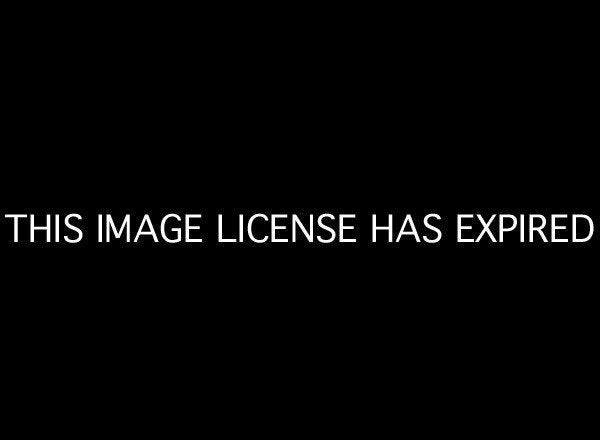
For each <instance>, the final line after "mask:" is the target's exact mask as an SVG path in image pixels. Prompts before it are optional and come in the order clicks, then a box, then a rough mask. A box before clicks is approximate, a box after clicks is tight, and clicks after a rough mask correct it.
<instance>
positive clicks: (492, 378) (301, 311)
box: [1, 9, 598, 432]
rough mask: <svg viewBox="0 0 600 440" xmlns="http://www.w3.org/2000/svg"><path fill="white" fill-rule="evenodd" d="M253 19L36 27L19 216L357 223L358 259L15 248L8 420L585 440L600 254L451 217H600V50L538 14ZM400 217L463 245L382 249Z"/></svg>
mask: <svg viewBox="0 0 600 440" xmlns="http://www.w3.org/2000/svg"><path fill="white" fill-rule="evenodd" d="M52 12H57V11H52ZM153 12H157V11H153ZM163 12H164V11H163ZM247 12H248V14H247V13H246V12H240V11H239V10H237V9H236V11H233V10H232V11H228V12H227V13H225V14H224V15H223V14H221V15H216V14H215V13H214V12H212V11H211V12H207V11H204V12H195V13H193V14H190V15H188V14H186V13H184V12H183V11H180V12H177V13H175V15H173V16H171V15H170V14H169V15H167V14H166V13H165V15H164V16H163V14H162V12H161V14H159V15H160V18H156V16H155V15H152V17H150V16H147V15H146V13H145V12H144V13H141V12H140V11H137V12H136V13H133V14H127V15H126V14H125V13H124V12H122V13H119V14H114V16H112V15H111V16H110V17H107V18H102V19H100V18H99V17H100V15H97V14H100V12H97V13H96V12H95V13H94V14H92V15H85V19H83V18H82V16H78V18H77V19H75V18H74V19H66V22H65V23H63V22H62V21H57V20H50V19H48V16H46V17H45V16H44V14H43V13H41V14H40V16H36V17H35V19H34V18H33V15H36V14H34V13H33V12H32V11H30V12H28V14H26V15H25V16H23V17H24V19H25V20H24V21H19V23H18V24H16V25H15V26H14V29H10V30H8V31H7V39H6V44H5V52H4V55H3V66H4V67H3V70H4V72H3V73H4V74H5V79H4V80H3V85H4V87H3V96H4V99H3V110H4V111H3V124H2V125H3V133H4V136H3V137H4V142H3V156H4V158H3V160H2V173H1V176H2V177H1V179H2V201H1V202H2V205H1V206H2V213H3V214H4V213H5V212H31V213H42V212H43V213H67V212H79V213H83V214H86V215H87V216H89V215H92V214H94V213H96V212H105V211H107V210H110V211H113V212H124V211H131V212H151V213H153V214H155V215H158V214H160V213H163V212H169V211H175V212H179V213H186V212H190V213H202V214H204V215H205V216H206V217H208V218H210V217H211V216H214V215H215V214H216V213H217V212H222V211H229V212H237V211H239V210H243V211H246V212H252V211H256V212H288V213H292V212H294V213H319V212H325V211H328V212H334V213H335V212H356V213H359V215H361V243H360V244H359V245H348V246H342V245H338V246H331V247H326V248H323V247H321V248H317V247H291V246H285V245H283V246H275V245H273V246H268V247H262V248H252V247H244V248H234V249H232V248H227V249H225V248H218V247H216V246H214V245H210V244H207V245H206V246H199V247H175V248H164V247H158V248H154V247H152V246H138V247H129V248H128V247H126V246H124V247H117V248H115V247H111V248H102V247H98V246H95V245H94V244H93V243H88V244H83V245H81V246H76V247H63V246H54V247H53V246H39V247H35V248H31V247H27V246H23V247H20V246H10V245H9V243H8V242H7V240H4V242H3V245H2V254H3V257H5V258H3V263H2V264H3V270H2V273H3V278H4V282H3V284H4V285H5V286H6V287H5V288H3V289H2V291H3V295H2V301H3V303H4V304H3V307H2V311H3V314H4V315H5V319H3V324H4V327H5V331H4V338H3V339H4V341H5V347H6V348H5V355H6V356H5V358H6V362H5V365H7V366H8V367H9V370H10V373H9V374H8V375H7V376H6V382H7V384H8V385H9V386H10V388H11V389H13V388H14V389H15V393H14V394H11V396H14V397H11V404H10V408H11V412H12V413H13V414H15V415H20V416H23V414H31V410H32V409H34V408H35V409H38V410H40V411H39V412H40V413H41V414H45V415H46V417H47V418H45V419H44V420H47V421H46V422H44V423H49V424H52V425H57V426H63V423H67V424H71V423H73V420H74V419H77V420H78V421H83V422H88V423H86V425H87V426H88V427H89V426H99V427H107V426H109V425H112V422H113V421H123V420H128V421H131V420H133V421H134V425H136V426H138V427H148V426H150V427H152V428H153V429H158V426H157V425H160V426H163V427H165V428H166V429H167V430H168V431H171V430H174V429H176V428H180V427H181V426H183V425H184V424H183V422H184V421H191V422H192V423H193V424H201V426H198V427H200V428H202V427H203V426H204V425H203V423H205V420H207V419H208V420H210V421H212V422H213V423H214V422H216V423H217V424H218V425H219V426H221V427H222V429H225V430H230V429H239V428H242V429H251V428H255V427H256V428H261V429H266V428H269V429H273V428H274V427H275V426H276V425H278V424H279V423H281V422H283V423H282V424H283V426H284V427H285V428H286V429H287V430H286V431H282V432H288V431H290V430H291V431H295V430H298V429H306V430H308V432H314V431H313V430H312V429H313V428H312V427H313V426H315V422H317V423H318V422H323V421H328V422H330V423H329V426H330V428H329V429H331V430H332V431H331V432H337V430H340V429H344V428H350V429H357V430H358V429H359V428H363V429H365V430H366V431H365V432H372V431H373V430H375V429H383V428H384V427H386V426H387V425H388V424H389V423H391V424H392V426H395V427H396V428H399V427H400V428H401V427H403V426H407V427H408V425H404V424H403V423H405V422H401V421H402V420H407V419H408V420H410V421H412V422H413V423H416V424H418V425H420V426H421V427H422V428H423V429H426V430H431V429H440V428H441V429H455V428H460V429H465V428H467V427H469V428H471V429H473V428H474V427H475V425H477V424H478V423H481V422H483V425H484V426H485V427H486V428H487V429H488V430H490V429H491V430H497V429H507V430H509V432H512V431H510V430H511V429H512V428H511V427H512V426H514V423H515V422H522V421H525V420H528V421H532V420H533V421H534V423H532V424H531V426H532V428H533V429H540V427H548V426H551V427H553V428H556V429H557V428H558V426H557V425H559V424H560V425H561V426H563V427H566V428H568V429H573V424H572V423H573V419H572V418H571V416H572V415H573V414H576V415H577V417H578V418H579V420H580V421H581V420H583V419H584V418H585V417H586V414H588V411H589V409H586V408H587V405H586V403H585V402H586V396H589V395H590V394H591V393H592V390H593V389H595V388H594V385H593V381H592V375H591V372H592V371H593V369H594V366H595V365H596V364H595V363H594V362H592V359H593V356H592V355H593V348H594V347H593V341H594V339H595V338H596V336H597V327H598V326H597V322H596V320H595V314H596V310H597V304H596V301H595V299H594V297H593V295H594V293H595V290H597V289H596V287H595V284H594V283H593V281H595V279H594V269H595V266H596V262H597V253H596V247H597V238H595V239H594V242H593V243H590V244H587V245H560V244H559V245H552V246H544V245H541V246H522V245H521V246H518V245H515V244H508V245H506V246H486V245H482V246H460V245H458V244H456V243H455V242H454V241H455V240H454V238H455V236H454V225H453V218H454V216H455V215H456V214H457V213H460V212H477V213H487V214H490V213H512V214H518V213H530V212H531V213H545V214H549V213H585V214H588V215H592V216H593V217H594V218H595V220H596V221H597V212H598V211H597V208H596V207H595V205H596V203H595V200H596V199H595V195H594V193H593V188H594V187H595V186H596V184H595V180H596V179H595V178H594V177H595V174H594V161H593V159H592V154H593V152H592V147H593V146H594V145H596V144H597V135H596V133H595V130H594V128H595V121H596V118H597V108H596V107H595V102H596V101H597V85H596V84H595V82H594V81H593V78H595V77H597V69H596V68H595V66H594V65H593V54H594V52H593V49H594V47H593V46H592V44H591V43H592V40H591V39H589V38H590V36H589V35H588V33H591V32H592V29H591V28H589V27H588V26H587V25H586V24H585V23H584V22H583V21H582V19H581V18H580V17H575V18H569V17H567V16H566V15H565V16H563V17H561V19H560V20H559V21H556V19H553V20H550V19H549V18H543V17H542V16H541V15H540V14H539V13H536V14H532V15H527V17H526V18H524V17H525V13H524V11H521V13H520V14H516V15H514V16H513V15H510V14H509V16H506V15H504V14H500V11H496V12H494V13H487V12H483V11H481V13H480V15H477V13H476V12H475V11H469V14H466V11H445V12H441V11H427V12H425V13H420V14H416V13H414V12H412V11H404V12H397V11H395V12H393V13H392V12H385V11H380V12H376V13H374V14H371V13H369V14H367V13H366V11H353V12H354V14H351V15H347V14H346V13H344V14H338V13H332V14H328V15H327V17H326V18H325V14H324V11H321V13H319V14H308V16H307V15H306V14H303V13H301V11H295V12H293V13H284V12H283V11H281V12H280V13H276V12H275V11H272V10H270V11H269V13H268V14H267V13H266V12H265V11H262V12H261V11H255V10H253V11H247ZM305 12H306V11H305ZM338 12H339V11H338ZM446 12H448V13H449V12H453V13H454V15H446ZM538 12H539V11H538ZM69 13H70V14H73V13H74V12H73V11H70V12H69ZM250 13H253V14H251V15H249V14H250ZM75 14H76V13H75ZM278 14H280V15H278ZM470 14H474V15H470ZM184 16H185V18H184ZM69 17H70V15H69ZM102 17H104V15H102ZM257 17H259V18H260V19H259V18H257ZM517 17H518V18H517ZM63 18H65V16H64V15H63ZM375 212H376V213H380V214H387V213H395V214H405V213H413V214H423V213H428V212H438V213H440V214H441V215H443V217H444V219H445V220H446V221H447V225H448V227H447V228H445V229H444V233H445V238H444V241H443V243H441V244H440V245H438V246H420V247H417V246H413V245H411V244H410V243H407V244H406V245H401V246H394V247H377V248H376V247H374V246H371V245H369V244H368V238H369V234H368V229H367V228H366V225H368V223H364V221H365V220H368V218H369V215H370V214H371V213H375ZM363 229H366V232H365V231H363ZM3 233H5V231H3ZM4 237H6V235H4ZM54 411H56V412H58V413H61V414H63V416H62V417H54V416H52V414H53V412H54ZM36 413H38V412H36ZM40 417H41V416H40ZM173 417H174V418H173ZM40 420H41V419H40ZM92 423H93V424H92ZM578 425H579V423H578ZM48 426H50V425H48ZM133 429H139V428H135V427H134V428H133Z"/></svg>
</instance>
